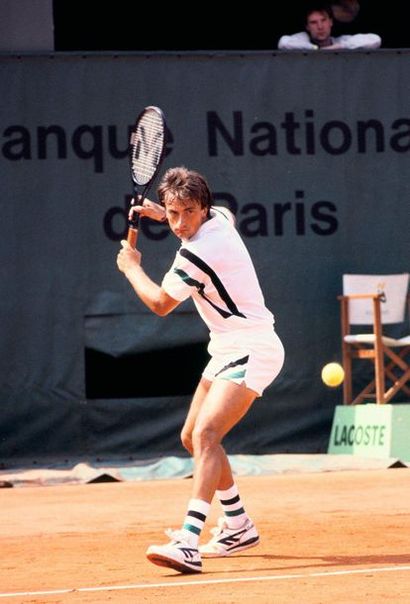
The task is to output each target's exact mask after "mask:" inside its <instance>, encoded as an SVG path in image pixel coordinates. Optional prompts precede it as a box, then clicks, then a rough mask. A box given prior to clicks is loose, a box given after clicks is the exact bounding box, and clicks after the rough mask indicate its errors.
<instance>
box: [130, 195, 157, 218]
mask: <svg viewBox="0 0 410 604" xmlns="http://www.w3.org/2000/svg"><path fill="white" fill-rule="evenodd" d="M134 203H135V205H134V204H133V205H131V208H130V212H129V215H128V218H129V219H130V220H132V219H133V217H134V214H139V215H140V216H141V217H143V216H146V217H147V218H151V219H152V220H156V221H157V222H165V220H166V219H167V217H166V214H165V208H164V206H162V205H161V204H159V203H156V202H155V201H151V200H150V199H147V198H145V199H144V200H143V202H142V205H141V204H140V203H139V199H138V200H137V199H135V202H134Z"/></svg>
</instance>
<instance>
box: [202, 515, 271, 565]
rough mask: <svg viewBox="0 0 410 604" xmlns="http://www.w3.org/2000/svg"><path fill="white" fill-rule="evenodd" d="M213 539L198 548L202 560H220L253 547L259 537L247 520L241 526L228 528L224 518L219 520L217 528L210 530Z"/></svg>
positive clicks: (253, 526)
mask: <svg viewBox="0 0 410 604" xmlns="http://www.w3.org/2000/svg"><path fill="white" fill-rule="evenodd" d="M211 533H212V534H213V537H212V539H211V540H210V541H208V543H206V544H204V545H200V546H199V553H200V554H201V555H202V556H203V557H204V558H222V557H224V556H230V555H232V554H236V553H238V552H241V551H243V550H244V549H248V548H249V547H255V545H258V543H259V535H258V532H257V530H256V528H255V525H254V524H253V523H252V522H251V521H250V520H249V519H248V520H246V521H245V523H244V524H243V526H241V527H240V528H236V529H231V528H228V525H227V523H226V518H223V517H222V518H219V520H218V526H216V527H215V528H213V529H211Z"/></svg>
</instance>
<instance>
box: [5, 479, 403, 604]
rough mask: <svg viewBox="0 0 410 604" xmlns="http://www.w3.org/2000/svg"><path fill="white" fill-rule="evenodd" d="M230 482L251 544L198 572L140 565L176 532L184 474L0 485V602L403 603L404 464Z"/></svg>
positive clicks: (185, 491) (186, 484) (185, 493)
mask: <svg viewBox="0 0 410 604" xmlns="http://www.w3.org/2000/svg"><path fill="white" fill-rule="evenodd" d="M237 482H238V485H239V488H240V491H241V495H242V499H243V500H244V502H245V505H246V508H247V511H248V513H249V514H250V515H251V517H252V519H253V520H254V522H255V523H256V524H257V527H258V530H259V532H260V535H261V543H260V545H259V546H258V547H255V548H253V549H250V550H248V551H247V552H244V553H242V554H238V555H237V556H236V557H230V558H224V559H213V560H210V559H207V560H204V561H203V566H204V571H203V573H202V574H198V575H180V574H178V573H176V572H174V571H172V570H170V569H166V568H163V567H159V566H154V565H152V564H151V563H150V562H148V561H147V560H146V558H145V550H146V548H147V546H148V545H149V544H150V543H165V542H166V538H165V536H164V535H163V530H164V529H165V528H167V527H172V528H178V527H179V526H180V523H181V521H182V519H183V516H184V514H185V510H186V504H187V501H188V498H189V496H190V490H191V484H192V482H191V480H189V479H188V480H182V479H179V480H158V481H152V482H151V481H149V482H148V481H147V482H128V483H105V484H86V485H80V486H78V485H76V486H73V485H71V486H69V485H65V486H58V487H56V486H50V487H21V488H13V489H1V490H0V526H1V549H0V552H1V553H0V604H1V603H2V602H12V603H17V602H19V603H30V604H34V603H39V602H42V603H43V602H45V603H48V602H49V603H62V604H66V603H69V602H75V603H81V604H83V603H84V604H86V603H89V602H93V603H99V604H101V603H105V602H110V603H115V604H117V603H120V604H122V603H127V604H129V603H130V602H138V603H140V602H156V603H158V602H167V604H181V603H186V602H193V603H195V604H197V603H205V602H206V603H207V604H209V603H211V604H214V603H215V604H227V603H229V604H231V603H232V604H234V603H235V604H238V603H245V602H246V603H249V602H258V603H270V604H272V603H273V604H290V603H292V604H295V603H297V604H319V603H320V604H329V603H330V604H337V603H344V604H364V603H366V604H368V603H371V604H379V603H383V604H385V603H389V602H391V603H394V604H397V603H399V602H400V603H402V602H403V603H406V604H408V603H409V602H410V541H409V535H410V509H409V504H410V471H409V469H388V470H372V471H345V472H331V473H319V474H318V473H313V474H292V475H277V476H260V477H238V479H237ZM218 513H219V510H218V504H217V502H216V501H215V502H214V504H213V508H212V513H211V516H210V518H209V521H208V523H207V526H206V528H205V530H204V534H203V536H204V538H206V537H207V535H208V529H209V528H210V527H211V526H212V525H213V524H214V523H215V522H216V519H217V517H218ZM58 590H61V591H60V592H59V593H58ZM35 592H37V593H35ZM47 592H48V593H47ZM17 594H19V595H17Z"/></svg>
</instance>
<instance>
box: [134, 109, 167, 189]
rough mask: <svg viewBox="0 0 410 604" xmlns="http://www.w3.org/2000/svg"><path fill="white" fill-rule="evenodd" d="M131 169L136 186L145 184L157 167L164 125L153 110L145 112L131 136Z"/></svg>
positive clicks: (162, 143)
mask: <svg viewBox="0 0 410 604" xmlns="http://www.w3.org/2000/svg"><path fill="white" fill-rule="evenodd" d="M130 146H131V169H132V174H133V178H134V181H135V182H136V184H138V185H145V184H147V183H148V182H149V181H150V180H151V178H152V176H153V175H154V174H155V171H156V169H157V167H158V164H159V162H160V160H161V156H162V151H163V146H164V123H163V120H162V118H161V116H160V115H159V114H158V113H157V112H156V111H154V110H147V111H146V112H145V113H144V115H143V116H142V117H141V119H140V120H139V122H138V124H137V126H136V129H135V130H134V132H133V133H132V134H131V139H130Z"/></svg>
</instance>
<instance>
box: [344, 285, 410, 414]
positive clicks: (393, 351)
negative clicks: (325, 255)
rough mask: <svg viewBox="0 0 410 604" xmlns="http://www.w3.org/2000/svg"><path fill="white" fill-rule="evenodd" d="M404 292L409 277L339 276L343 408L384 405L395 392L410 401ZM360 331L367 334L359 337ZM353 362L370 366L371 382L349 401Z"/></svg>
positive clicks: (409, 301)
mask: <svg viewBox="0 0 410 604" xmlns="http://www.w3.org/2000/svg"><path fill="white" fill-rule="evenodd" d="M408 287H409V273H402V274H394V275H350V274H346V275H343V295H342V296H339V297H338V299H339V300H340V315H341V332H342V355H343V368H344V371H345V380H344V384H343V403H344V404H345V405H356V404H358V403H363V402H365V401H368V402H373V403H374V402H375V403H376V404H384V403H388V402H389V401H391V400H392V399H393V397H394V396H395V395H396V394H397V393H398V392H399V391H403V392H404V393H405V394H406V395H409V396H410V387H409V385H408V382H409V381H410V329H409V323H407V324H406V314H408V316H409V318H410V298H409V295H408ZM359 326H360V332H358V331H359ZM386 326H391V327H390V329H391V330H394V329H395V330H396V331H395V333H390V334H388V333H387V329H388V328H386ZM363 327H364V328H365V331H362V328H363ZM400 330H401V331H400ZM404 330H407V331H404ZM403 333H406V335H404V336H403V335H402V334H403ZM356 360H367V361H370V362H371V363H372V364H373V370H372V376H373V379H372V380H371V381H370V382H369V383H368V384H367V385H366V386H365V387H364V388H363V389H362V390H361V391H360V392H359V393H358V394H356V395H355V396H353V378H352V368H353V362H355V361H356Z"/></svg>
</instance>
